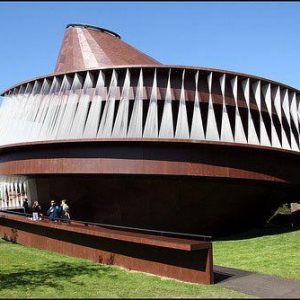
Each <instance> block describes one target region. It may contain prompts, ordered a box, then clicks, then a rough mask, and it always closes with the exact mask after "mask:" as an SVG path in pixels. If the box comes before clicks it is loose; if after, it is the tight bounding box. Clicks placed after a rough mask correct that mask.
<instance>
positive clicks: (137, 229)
mask: <svg viewBox="0 0 300 300" xmlns="http://www.w3.org/2000/svg"><path fill="white" fill-rule="evenodd" d="M0 212H8V213H11V214H16V215H22V216H28V215H31V213H27V214H26V213H21V212H16V211H12V210H8V209H0ZM43 218H44V219H48V220H53V219H54V220H57V221H64V222H66V221H68V222H74V223H80V224H83V225H85V226H88V225H92V226H101V227H108V228H115V229H123V230H126V229H127V230H133V231H142V232H148V233H154V234H159V235H176V236H184V237H190V238H197V239H199V238H200V239H203V240H204V241H206V240H207V239H209V240H210V239H212V236H209V235H199V234H192V233H183V232H173V231H162V230H153V229H145V228H136V227H128V226H121V225H112V224H104V223H95V222H86V221H79V220H73V219H63V218H50V217H48V216H44V215H43Z"/></svg>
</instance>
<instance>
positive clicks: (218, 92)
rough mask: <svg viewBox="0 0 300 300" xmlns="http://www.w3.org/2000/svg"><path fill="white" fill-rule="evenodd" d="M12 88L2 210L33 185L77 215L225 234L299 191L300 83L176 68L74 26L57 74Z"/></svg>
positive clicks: (4, 109) (1, 118)
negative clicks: (13, 192)
mask: <svg viewBox="0 0 300 300" xmlns="http://www.w3.org/2000/svg"><path fill="white" fill-rule="evenodd" d="M2 96H3V97H4V99H3V103H2V106H1V108H0V174H1V178H2V181H3V182H5V184H3V193H2V194H3V195H4V197H3V200H2V202H1V206H2V207H8V208H9V207H12V206H14V205H12V204H11V203H10V201H9V200H8V199H7V197H5V195H7V194H8V192H9V189H14V186H15V185H16V183H17V184H21V185H22V184H23V183H25V185H22V186H26V191H25V192H26V193H27V195H28V197H29V201H34V200H36V199H38V200H39V201H40V202H42V203H44V205H45V206H47V205H48V204H49V202H50V200H51V199H55V200H57V201H59V200H61V199H68V202H69V205H70V207H71V210H72V218H74V219H77V220H85V221H92V222H99V223H109V224H116V225H125V226H132V227H141V228H148V229H156V230H168V231H177V232H188V233H198V234H211V235H213V236H217V235H223V234H228V233H231V232H234V231H239V230H244V229H247V228H251V227H253V226H258V225H261V224H263V223H264V222H266V220H268V218H269V217H270V216H271V215H272V214H273V213H274V211H275V210H276V209H277V208H278V206H279V205H280V204H281V203H286V202H291V201H294V199H295V197H298V195H299V187H300V155H299V151H300V150H299V149H300V148H299V147H300V144H299V142H300V139H299V121H300V118H299V117H300V115H299V112H300V98H299V96H300V91H299V90H296V89H294V88H292V87H289V86H286V85H284V84H281V83H278V82H274V81H271V80H268V79H264V78H260V77H256V76H251V75H247V74H240V73H235V72H231V71H224V70H216V69H208V68H201V67H189V66H170V65H164V64H161V63H159V62H157V61H156V60H155V59H153V58H151V57H149V56H147V55H146V54H144V53H142V52H141V51H139V50H137V49H135V48H134V47H132V46H130V45H128V44H127V43H125V42H123V41H122V40H121V38H120V36H119V35H118V34H116V33H114V32H112V31H109V30H106V29H103V28H99V27H94V26H89V25H82V24H70V25H68V26H67V28H66V31H65V36H64V38H63V42H62V46H61V49H60V53H59V56H58V60H57V63H56V67H55V70H54V73H53V74H50V75H47V76H41V77H38V78H35V79H31V80H28V81H26V82H22V83H19V84H17V85H15V86H13V87H11V88H9V89H7V90H6V91H4V92H3V93H2Z"/></svg>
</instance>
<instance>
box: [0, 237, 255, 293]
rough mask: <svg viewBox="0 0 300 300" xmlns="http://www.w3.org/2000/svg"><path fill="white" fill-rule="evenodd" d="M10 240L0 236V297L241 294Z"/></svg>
mask: <svg viewBox="0 0 300 300" xmlns="http://www.w3.org/2000/svg"><path fill="white" fill-rule="evenodd" d="M244 297H248V298H250V296H247V295H244V294H241V293H237V292H234V291H230V290H227V289H224V288H221V287H219V286H215V285H211V286H208V285H200V284H188V283H182V282H178V281H175V280H166V279H162V278H160V277H158V276H150V275H147V274H143V273H139V272H132V271H130V272H129V271H125V270H122V269H120V268H117V267H113V266H103V265H100V264H96V263H93V262H90V261H88V260H83V259H78V258H72V257H67V256H63V255H59V254H56V253H51V252H48V251H42V250H37V249H33V248H29V247H24V246H21V245H17V244H12V243H10V242H6V241H4V240H2V239H0V298H6V299H7V298H244Z"/></svg>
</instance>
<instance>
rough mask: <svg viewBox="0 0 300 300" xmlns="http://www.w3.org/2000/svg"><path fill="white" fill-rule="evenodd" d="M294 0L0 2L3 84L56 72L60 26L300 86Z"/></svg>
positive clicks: (299, 11) (298, 12)
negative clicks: (78, 26) (85, 27)
mask: <svg viewBox="0 0 300 300" xmlns="http://www.w3.org/2000/svg"><path fill="white" fill-rule="evenodd" d="M299 19H300V3H298V2H225V3H224V2H37V3H36V2H23V3H22V2H0V41H1V46H0V57H1V60H0V91H1V92H2V91H4V90H5V89H7V88H9V87H11V86H12V85H14V84H16V83H18V82H20V81H24V80H27V79H30V78H33V77H36V76H41V75H46V74H50V73H52V72H53V70H54V67H55V62H56V59H57V56H58V52H59V49H60V45H61V42H62V38H63V35H64V31H65V27H66V25H67V24H69V23H85V24H90V25H94V26H99V27H104V28H106V29H109V30H112V31H115V32H117V33H118V34H120V35H121V37H122V40H123V41H125V42H127V43H129V44H131V45H132V46H134V47H136V48H138V49H140V50H141V51H143V52H145V53H146V54H148V55H150V56H152V57H153V58H155V59H157V60H158V61H160V62H161V63H164V64H171V65H186V66H199V67H200V66H202V67H211V68H217V69H225V70H231V71H237V72H242V73H248V74H252V75H257V76H261V77H265V78H269V79H272V80H275V81H279V82H282V83H284V84H287V85H290V86H292V87H295V88H297V89H300V76H299V72H300V38H299V32H300V22H299Z"/></svg>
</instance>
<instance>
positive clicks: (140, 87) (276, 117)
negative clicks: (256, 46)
mask: <svg viewBox="0 0 300 300" xmlns="http://www.w3.org/2000/svg"><path fill="white" fill-rule="evenodd" d="M299 95H300V93H299V91H297V90H295V89H293V88H290V87H287V86H284V85H281V84H279V83H275V82H272V81H267V80H263V79H260V78H256V77H250V76H249V77H246V76H245V75H239V74H234V73H232V72H228V73H226V72H223V71H221V70H215V71H209V70H206V69H200V68H184V67H181V68H180V67H146V66H144V67H140V68H138V67H128V68H122V67H119V68H108V69H99V70H91V71H84V72H78V73H76V72H75V73H69V74H64V75H56V76H49V77H45V78H39V79H37V80H33V81H29V82H27V83H24V84H21V85H19V86H15V87H14V88H13V89H10V90H8V91H6V92H5V93H4V97H5V98H4V101H3V104H2V107H1V109H0V118H1V120H2V121H1V125H0V145H8V144H14V143H22V142H32V141H44V140H63V139H94V138H109V139H110V138H122V139H123V138H124V139H126V138H154V139H157V138H158V139H160V138H167V139H188V140H205V141H220V142H230V143H239V144H240V143H241V144H250V145H262V146H269V147H274V148H282V149H287V150H292V151H296V152H299V113H298V111H299V110H300V106H299V103H300V101H299Z"/></svg>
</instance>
